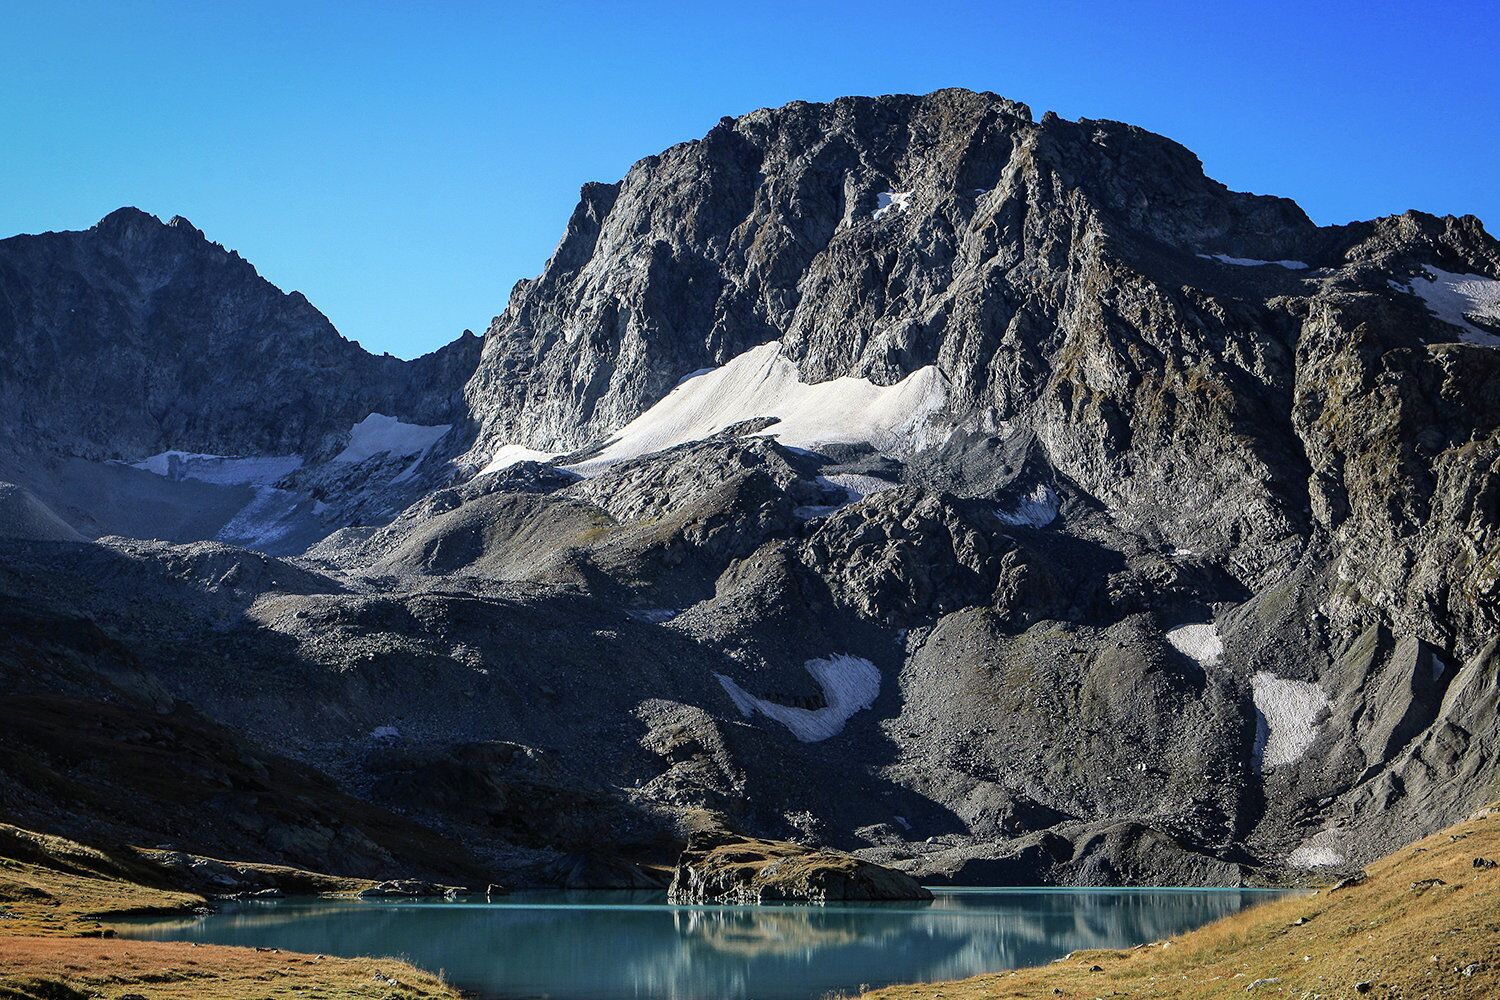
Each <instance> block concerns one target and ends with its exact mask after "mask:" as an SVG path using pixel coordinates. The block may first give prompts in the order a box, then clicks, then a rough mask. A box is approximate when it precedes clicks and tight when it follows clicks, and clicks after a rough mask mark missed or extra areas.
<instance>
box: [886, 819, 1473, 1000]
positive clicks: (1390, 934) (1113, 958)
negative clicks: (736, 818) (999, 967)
mask: <svg viewBox="0 0 1500 1000" xmlns="http://www.w3.org/2000/svg"><path fill="white" fill-rule="evenodd" d="M1475 858H1487V859H1490V860H1493V861H1496V862H1500V811H1497V810H1495V809H1493V808H1492V809H1491V810H1487V811H1485V812H1481V813H1480V814H1477V815H1476V816H1474V817H1472V818H1471V819H1469V820H1467V821H1466V822H1463V823H1459V824H1457V825H1455V826H1452V827H1449V828H1448V829H1447V830H1444V831H1442V832H1441V833H1437V834H1434V835H1433V836H1431V837H1428V838H1426V839H1425V840H1421V841H1418V842H1417V843H1415V844H1411V845H1409V846H1407V847H1403V848H1401V849H1400V850H1399V851H1396V852H1395V853H1394V854H1391V855H1388V856H1387V857H1385V858H1382V859H1381V860H1380V861H1377V862H1376V863H1374V864H1372V865H1371V866H1370V867H1369V869H1368V873H1369V878H1368V880H1367V881H1366V882H1365V883H1364V884H1362V885H1357V886H1352V887H1349V888H1343V889H1337V890H1328V889H1324V890H1320V891H1319V892H1317V893H1316V894H1313V895H1302V896H1295V897H1288V898H1284V899H1280V900H1276V901H1274V902H1270V903H1264V904H1261V905H1260V906H1256V907H1253V908H1252V909H1249V910H1246V911H1244V912H1242V913H1239V914H1236V915H1234V916H1231V917H1226V918H1225V919H1223V920H1220V921H1218V922H1216V923H1213V924H1209V925H1208V926H1206V927H1203V928H1200V929H1198V930H1196V931H1192V932H1190V933H1188V934H1184V935H1182V936H1180V937H1177V938H1173V939H1172V940H1170V941H1166V942H1159V943H1157V944H1152V945H1145V946H1142V947H1138V948H1133V949H1131V950H1129V951H1087V952H1075V953H1074V954H1072V955H1070V956H1068V957H1067V958H1065V959H1060V960H1059V961H1057V962H1054V963H1052V964H1051V965H1046V966H1040V967H1037V968H1030V969H1018V970H1015V971H1014V972H1008V973H998V974H995V975H987V976H976V977H974V978H972V979H962V980H958V981H955V982H950V983H933V984H927V985H914V986H893V987H889V988H887V989H883V990H877V991H875V992H874V993H869V994H866V997H867V1000H980V998H997V1000H999V998H1005V1000H1009V998H1019V997H1085V998H1091V997H1153V998H1154V997H1165V998H1173V997H1229V996H1244V995H1246V993H1247V992H1248V993H1249V994H1250V995H1252V996H1256V997H1305V998H1313V997H1327V998H1333V997H1354V996H1359V995H1361V994H1360V993H1359V992H1357V990H1356V984H1357V983H1361V982H1367V983H1369V984H1370V988H1369V990H1368V992H1366V993H1364V994H1363V995H1365V996H1370V997H1403V998H1408V997H1409V998H1416V997H1473V998H1480V997H1484V998H1494V997H1500V867H1496V868H1476V867H1474V859H1475ZM1434 878H1437V879H1441V880H1442V881H1443V883H1444V884H1441V885H1428V886H1425V887H1424V886H1422V885H1420V883H1422V882H1424V881H1425V880H1427V879H1434ZM1413 883H1419V884H1418V885H1417V887H1416V888H1414V887H1413ZM1298 920H1301V921H1303V923H1301V924H1298V923H1297V921H1298ZM1475 965H1478V966H1479V968H1477V969H1472V974H1470V975H1465V974H1464V972H1463V970H1465V969H1470V968H1471V967H1473V966H1475ZM1096 967H1097V968H1098V970H1099V971H1093V970H1094V969H1095V968H1096ZM1267 979H1274V980H1277V981H1276V982H1262V983H1260V984H1259V985H1256V986H1254V988H1253V989H1251V985H1252V984H1253V983H1255V982H1256V981H1257V980H1267Z"/></svg>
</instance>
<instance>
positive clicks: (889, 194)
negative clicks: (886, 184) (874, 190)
mask: <svg viewBox="0 0 1500 1000" xmlns="http://www.w3.org/2000/svg"><path fill="white" fill-rule="evenodd" d="M910 207H911V192H910V191H882V192H880V194H878V195H876V196H875V211H873V212H871V213H870V217H871V218H874V219H878V218H880V217H881V216H882V215H884V214H885V213H887V212H889V211H891V210H892V209H894V210H895V211H897V212H904V211H906V210H907V209H908V208H910Z"/></svg>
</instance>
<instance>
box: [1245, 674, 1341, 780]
mask: <svg viewBox="0 0 1500 1000" xmlns="http://www.w3.org/2000/svg"><path fill="white" fill-rule="evenodd" d="M1250 688H1251V694H1252V697H1253V699H1254V701H1255V713H1256V726H1255V760H1256V762H1257V766H1258V768H1259V769H1260V770H1261V771H1270V770H1272V769H1274V768H1278V767H1281V766H1283V765H1286V764H1291V763H1293V762H1295V761H1297V760H1300V759H1301V758H1302V755H1303V754H1304V753H1306V752H1307V748H1308V747H1309V746H1311V745H1312V742H1313V740H1314V739H1316V738H1317V735H1318V728H1319V726H1321V725H1322V724H1323V720H1324V719H1326V718H1327V716H1328V695H1327V694H1325V693H1324V691H1323V689H1322V688H1321V687H1319V686H1318V685H1317V684H1312V683H1309V682H1307V681H1293V680H1287V679H1286V678H1284V677H1277V676H1276V675H1275V674H1269V673H1266V672H1265V671H1261V672H1260V673H1257V674H1256V675H1255V676H1254V677H1252V678H1250Z"/></svg>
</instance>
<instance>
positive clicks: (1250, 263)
mask: <svg viewBox="0 0 1500 1000" xmlns="http://www.w3.org/2000/svg"><path fill="white" fill-rule="evenodd" d="M1198 256H1199V257H1202V258H1203V259H1204V260H1216V261H1218V262H1219V263H1220V264H1233V265H1235V266H1236V267H1260V266H1262V265H1264V264H1276V265H1278V266H1280V267H1284V268H1286V269H1287V270H1289V271H1306V270H1307V268H1308V264H1307V262H1306V261H1301V260H1257V259H1256V258H1254V257H1231V256H1229V255H1228V254H1223V253H1200V254H1199V255H1198Z"/></svg>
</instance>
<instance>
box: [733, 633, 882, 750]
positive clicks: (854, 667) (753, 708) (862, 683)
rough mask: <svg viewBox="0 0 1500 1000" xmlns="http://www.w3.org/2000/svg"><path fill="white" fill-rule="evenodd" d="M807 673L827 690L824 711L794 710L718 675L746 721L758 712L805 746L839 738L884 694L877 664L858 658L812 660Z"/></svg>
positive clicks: (820, 709) (835, 657) (840, 655)
mask: <svg viewBox="0 0 1500 1000" xmlns="http://www.w3.org/2000/svg"><path fill="white" fill-rule="evenodd" d="M803 666H804V667H806V669H807V672H808V673H809V674H812V676H813V680H815V681H817V682H818V686H819V687H821V688H822V689H823V700H824V702H825V703H826V704H825V705H824V707H823V708H819V709H808V708H793V707H791V706H788V705H778V704H777V703H776V702H774V701H767V700H766V699H764V698H757V697H755V696H754V695H753V694H750V693H749V692H747V691H746V690H745V689H744V688H742V687H740V686H739V685H738V684H736V683H735V682H734V681H732V680H730V679H729V678H728V677H725V676H724V675H723V674H714V676H715V677H717V678H718V679H719V683H720V684H721V685H723V687H724V691H725V693H726V694H728V695H729V699H730V700H731V701H733V702H734V706H735V708H738V709H739V710H740V714H741V715H743V716H744V717H745V718H747V719H748V718H750V717H751V716H752V715H754V714H755V713H756V712H759V713H760V714H761V715H764V716H765V717H766V718H768V719H771V720H773V721H775V722H779V723H781V724H782V725H783V726H786V728H787V729H789V730H791V733H792V735H793V736H795V737H796V738H797V739H799V740H801V741H802V742H803V743H817V742H818V741H819V740H826V739H828V738H829V737H830V736H836V735H838V733H839V732H840V731H842V730H843V728H844V723H846V722H848V721H849V719H850V717H851V716H853V715H854V713H855V712H859V711H863V710H864V709H867V708H869V707H870V706H871V705H873V704H875V698H876V696H877V695H878V694H880V671H879V670H877V669H875V664H873V663H871V662H870V661H869V660H866V659H864V658H862V657H858V656H848V655H844V654H838V655H835V656H828V657H824V658H822V659H816V660H808V661H807V662H806V663H805V664H803Z"/></svg>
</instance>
